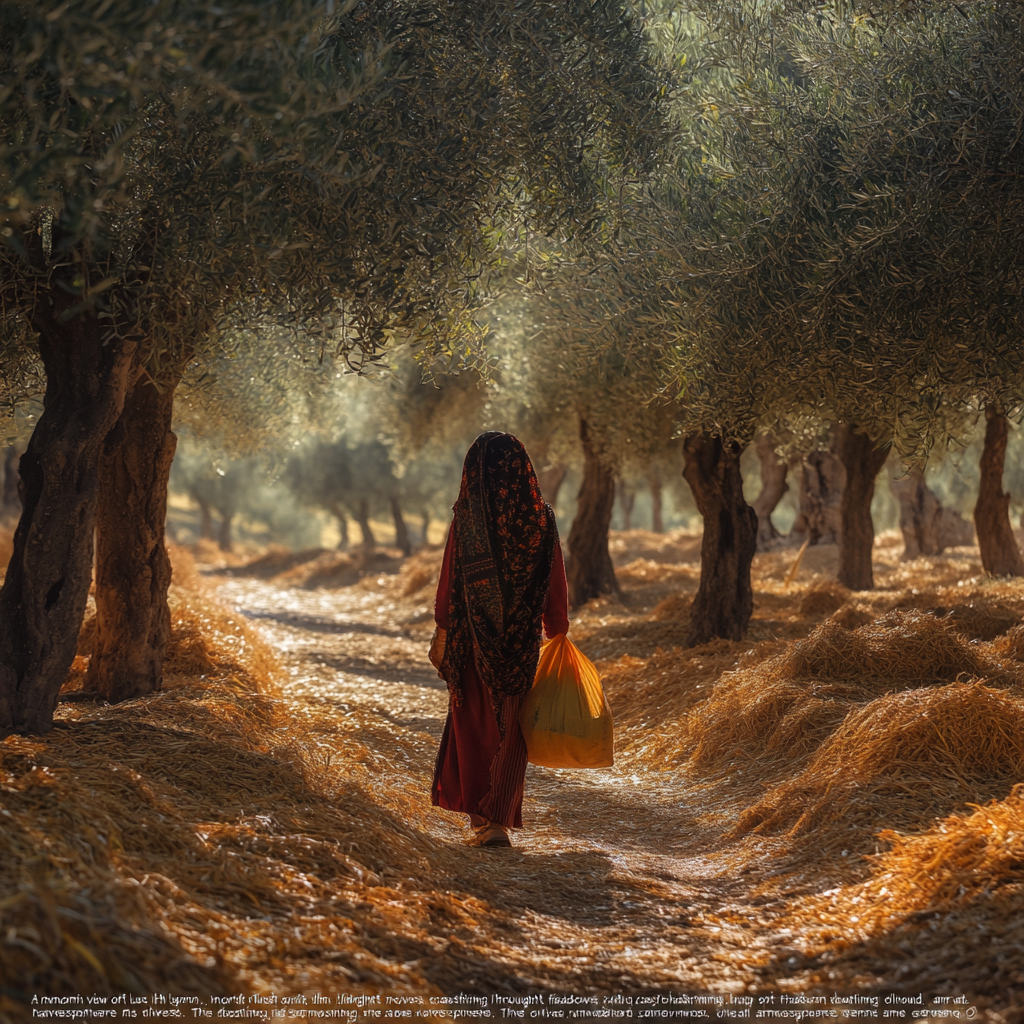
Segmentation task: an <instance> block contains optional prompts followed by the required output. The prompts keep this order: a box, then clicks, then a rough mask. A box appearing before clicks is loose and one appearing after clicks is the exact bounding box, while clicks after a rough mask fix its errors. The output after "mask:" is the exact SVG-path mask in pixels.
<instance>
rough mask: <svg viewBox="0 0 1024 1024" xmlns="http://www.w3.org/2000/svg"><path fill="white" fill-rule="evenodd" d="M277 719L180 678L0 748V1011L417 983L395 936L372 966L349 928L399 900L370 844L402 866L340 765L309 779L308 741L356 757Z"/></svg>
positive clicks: (275, 712) (283, 714) (260, 701)
mask: <svg viewBox="0 0 1024 1024" xmlns="http://www.w3.org/2000/svg"><path fill="white" fill-rule="evenodd" d="M292 712H293V709H289V708H286V707H282V706H281V705H280V704H279V703H278V702H275V701H273V700H271V699H269V698H266V697H261V696H259V695H256V694H253V693H251V692H243V691H240V690H233V689H231V688H229V687H213V688H209V687H202V686H198V687H197V686H181V687H178V688H175V689H173V690H171V691H169V692H166V693H162V694H156V695H154V696H152V697H149V698H145V699H141V700H136V701H130V702H127V703H125V704H121V705H118V706H117V707H105V706H91V705H81V704H79V705H74V706H70V707H69V706H67V705H64V706H62V707H61V709H60V710H59V712H58V722H57V725H56V727H55V728H54V730H53V731H52V732H51V733H49V734H48V735H46V736H45V737H38V738H32V739H21V738H18V737H9V738H8V739H7V740H5V741H3V742H0V803H2V807H3V813H4V818H3V820H4V827H3V828H2V829H0V891H2V892H3V893H4V894H5V901H4V928H5V939H6V945H5V946H4V953H3V963H4V968H5V972H4V982H5V984H6V985H7V988H6V989H4V991H3V993H2V996H3V999H4V1000H5V1002H3V1003H0V1013H4V1014H5V1015H6V1019H8V1020H20V1019H24V1018H27V1017H28V1013H27V1009H26V1007H27V1004H28V999H29V996H30V994H31V993H33V992H39V993H46V994H48V995H73V994H76V993H80V992H81V993H94V992H98V993H103V994H106V995H110V994H112V993H114V992H117V991H122V990H127V991H130V992H134V993H137V994H139V995H143V994H149V993H152V992H159V991H164V992H168V993H174V994H179V995H183V994H202V993H215V994H217V993H226V992H238V991H241V992H248V991H254V990H255V991H262V992H268V991H276V992H279V993H282V994H286V993H290V992H295V991H304V990H306V991H308V990H309V989H310V987H312V988H313V989H314V990H319V991H322V992H325V993H327V992H342V991H350V992H352V991H354V992H360V991H373V990H378V989H380V988H381V987H387V988H388V989H389V990H396V991H402V990H404V991H416V990H421V991H422V989H423V983H422V982H417V980H416V979H414V978H412V977H410V975H409V974H408V973H407V972H405V971H403V970H402V967H401V964H402V962H404V961H407V960H411V959H413V956H412V947H413V945H414V944H415V943H414V942H413V941H410V943H409V948H408V950H406V949H403V950H401V952H402V955H401V956H400V957H399V958H398V961H399V962H398V963H389V962H387V960H386V958H387V957H388V956H389V955H390V954H389V953H387V952H384V951H378V952H374V951H372V950H371V949H368V948H367V944H366V941H367V940H366V938H365V935H366V933H365V931H364V929H363V928H362V927H361V926H360V925H358V924H355V923H354V921H353V917H356V918H358V917H360V916H363V914H362V912H358V911H357V910H356V907H357V904H358V905H360V906H370V904H369V903H367V902H366V901H367V899H369V900H371V901H372V900H374V899H378V900H379V901H380V902H381V903H384V904H386V905H388V906H390V905H392V904H393V902H394V900H395V899H396V896H398V895H399V894H397V893H396V892H395V891H394V890H393V889H387V888H381V883H382V879H381V876H380V875H379V874H377V873H376V872H375V870H374V868H375V867H378V866H380V867H383V865H384V864H385V863H390V860H388V861H386V862H381V861H379V857H378V854H377V852H375V851H381V850H387V851H388V855H389V857H390V858H393V859H394V860H396V861H398V862H400V863H403V864H405V865H409V866H415V865H417V864H418V863H419V862H420V861H421V860H422V857H421V855H420V853H419V852H418V850H417V847H416V842H415V841H414V839H413V837H412V836H411V835H410V830H409V829H408V828H407V827H405V826H404V825H403V824H402V823H400V822H398V821H395V820H393V819H392V818H391V817H390V816H389V815H388V814H387V812H384V811H382V810H381V809H380V808H379V807H376V806H374V804H373V803H372V801H370V800H369V799H368V798H367V797H366V795H365V793H364V792H363V791H362V790H361V789H359V788H358V786H356V785H355V784H354V783H353V782H351V781H350V779H351V776H352V775H353V774H355V773H357V772H358V767H357V768H356V769H355V772H353V771H351V770H350V771H349V772H347V773H346V776H345V777H343V778H338V777H337V776H335V777H334V778H333V779H329V778H328V777H327V776H326V775H325V774H324V767H325V765H326V764H327V763H329V759H327V760H325V759H324V758H323V757H321V756H320V754H321V748H322V747H324V745H325V740H324V736H329V737H330V741H331V744H332V746H333V747H336V748H337V750H336V753H338V754H339V755H340V760H342V761H343V762H344V763H347V764H348V763H350V764H351V765H354V766H358V765H360V764H361V763H362V762H363V761H364V760H366V759H367V758H372V756H373V754H372V752H371V751H368V750H367V749H366V748H365V747H363V746H361V745H359V744H358V743H356V742H355V741H354V740H352V739H350V738H347V737H338V736H337V735H335V734H336V733H337V722H335V721H332V722H330V723H326V722H325V723H323V724H324V725H328V724H329V726H330V732H325V731H324V730H322V729H321V728H320V724H321V723H319V722H317V723H314V722H308V721H302V726H301V727H298V726H297V720H296V719H295V716H294V714H293V713H292ZM349 748H351V749H349ZM368 865H373V866H368ZM375 894H376V895H375ZM372 934H373V933H371V937H372ZM415 940H416V942H420V943H421V942H422V937H421V936H419V935H417V936H416V937H415Z"/></svg>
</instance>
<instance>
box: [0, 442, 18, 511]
mask: <svg viewBox="0 0 1024 1024" xmlns="http://www.w3.org/2000/svg"><path fill="white" fill-rule="evenodd" d="M20 458H21V452H20V450H19V448H18V445H15V444H12V445H8V446H7V448H5V449H4V465H3V470H4V483H3V490H2V491H0V516H11V517H12V518H13V517H14V516H16V515H18V513H19V512H20V511H21V498H20V497H19V496H18V481H19V479H20V475H19V471H18V461H19V459H20Z"/></svg>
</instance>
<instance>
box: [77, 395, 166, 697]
mask: <svg viewBox="0 0 1024 1024" xmlns="http://www.w3.org/2000/svg"><path fill="white" fill-rule="evenodd" d="M178 379H179V377H178V376H176V377H175V378H174V379H173V380H170V381H167V382H166V383H164V384H163V385H162V386H161V388H159V389H158V388H157V387H156V386H155V385H154V384H153V383H152V382H151V381H149V380H146V381H141V382H140V383H138V384H137V385H136V386H135V388H134V389H133V391H132V393H131V394H130V395H129V396H128V400H127V401H126V402H125V406H124V411H123V412H122V413H121V418H120V419H119V420H118V422H117V425H116V427H115V428H114V430H113V431H111V433H110V435H109V436H108V438H107V441H106V444H105V445H104V452H103V457H102V459H101V461H100V471H99V477H100V493H99V501H98V504H97V511H96V639H95V641H94V645H93V654H92V657H91V658H90V659H89V671H88V673H87V675H86V681H85V686H86V689H89V690H95V691H96V692H97V693H99V695H100V696H102V697H103V698H104V699H106V700H108V701H110V702H111V703H115V702H117V701H122V700H129V699H131V698H133V697H141V696H143V695H145V694H147V693H155V692H156V691H158V690H159V689H160V687H161V685H162V681H163V662H164V653H165V651H166V649H167V641H168V638H169V637H170V633H171V612H170V608H169V607H168V605H167V588H168V587H169V586H170V583H171V562H170V559H169V558H168V556H167V548H166V546H165V543H164V529H165V524H166V521H167V482H168V480H169V479H170V475H171V462H172V461H173V460H174V450H175V447H176V444H177V438H176V437H175V435H174V434H173V433H172V431H171V419H172V415H173V408H174V388H175V386H176V385H177V382H178Z"/></svg>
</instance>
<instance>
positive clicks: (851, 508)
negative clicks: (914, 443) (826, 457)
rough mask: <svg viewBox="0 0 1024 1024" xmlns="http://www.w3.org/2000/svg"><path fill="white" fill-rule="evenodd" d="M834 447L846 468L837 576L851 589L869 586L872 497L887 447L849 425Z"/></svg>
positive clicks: (873, 530)
mask: <svg viewBox="0 0 1024 1024" xmlns="http://www.w3.org/2000/svg"><path fill="white" fill-rule="evenodd" d="M836 442H837V443H836V450H837V452H838V455H839V459H840V461H841V462H842V464H843V468H844V469H845V470H846V486H845V487H844V488H843V500H842V504H841V505H840V515H841V531H842V532H841V536H840V539H839V572H838V573H837V578H838V580H839V582H840V583H842V584H843V586H844V587H849V588H850V590H871V589H873V588H874V585H875V578H874V575H873V574H872V571H871V553H872V550H873V549H874V546H875V525H874V523H873V522H872V521H871V499H872V498H873V497H874V496H875V477H877V476H878V473H879V471H880V470H881V468H882V466H884V465H885V460H886V458H888V455H889V453H888V451H887V450H886V449H885V448H877V447H875V442H874V441H872V440H871V438H870V437H868V436H867V435H866V434H860V433H858V432H857V431H856V430H855V429H854V428H853V427H852V426H844V427H841V428H840V429H839V432H838V435H837V437H836Z"/></svg>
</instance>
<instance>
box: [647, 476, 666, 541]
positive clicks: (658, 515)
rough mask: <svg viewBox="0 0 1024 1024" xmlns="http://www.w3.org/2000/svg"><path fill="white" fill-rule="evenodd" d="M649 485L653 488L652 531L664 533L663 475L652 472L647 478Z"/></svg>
mask: <svg viewBox="0 0 1024 1024" xmlns="http://www.w3.org/2000/svg"><path fill="white" fill-rule="evenodd" d="M647 486H648V487H650V489H651V533H664V532H665V519H664V516H663V512H662V509H663V505H662V483H661V477H660V476H658V474H657V473H652V474H651V475H650V476H649V477H648V478H647Z"/></svg>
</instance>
